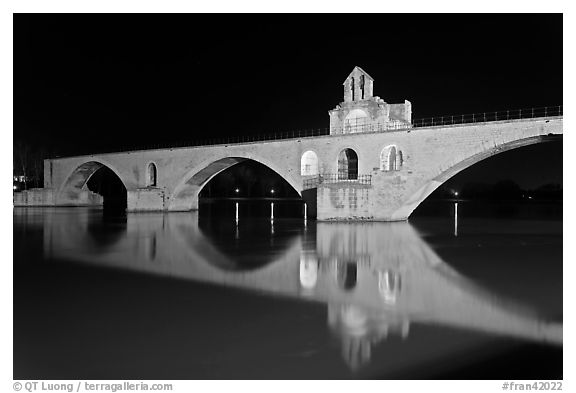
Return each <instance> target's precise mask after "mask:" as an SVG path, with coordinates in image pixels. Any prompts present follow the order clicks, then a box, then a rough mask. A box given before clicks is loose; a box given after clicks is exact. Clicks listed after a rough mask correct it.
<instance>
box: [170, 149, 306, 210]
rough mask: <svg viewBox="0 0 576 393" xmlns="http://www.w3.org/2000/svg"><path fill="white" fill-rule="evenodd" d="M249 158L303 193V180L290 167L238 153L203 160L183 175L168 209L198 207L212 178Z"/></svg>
mask: <svg viewBox="0 0 576 393" xmlns="http://www.w3.org/2000/svg"><path fill="white" fill-rule="evenodd" d="M247 160H252V161H255V162H258V163H260V164H262V165H265V166H267V167H268V168H270V169H271V170H273V171H274V172H276V173H277V174H278V175H279V176H280V177H281V178H282V179H284V180H285V181H286V182H287V183H288V184H289V185H290V186H291V187H292V188H293V189H294V190H296V192H297V193H298V194H299V195H302V184H301V181H299V180H296V179H295V178H294V177H293V176H292V175H291V174H290V172H289V170H288V168H279V167H278V166H277V165H276V164H274V163H273V162H270V161H269V160H266V159H262V158H260V157H254V156H238V155H235V156H221V157H213V158H211V159H209V160H205V161H203V162H202V163H200V164H198V165H196V166H194V168H192V169H190V170H188V171H187V172H186V174H185V175H184V176H182V178H181V180H180V181H179V182H178V183H177V185H176V186H175V187H174V189H173V191H172V193H171V194H170V196H169V198H168V210H172V211H187V210H195V209H197V208H198V195H199V193H200V191H201V190H202V188H204V186H205V185H206V184H208V182H209V181H210V180H212V178H214V177H215V176H216V175H218V174H219V173H221V172H222V171H224V170H226V169H228V168H230V167H232V166H234V165H236V164H239V163H241V162H244V161H247Z"/></svg>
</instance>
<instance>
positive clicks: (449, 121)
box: [56, 105, 563, 157]
mask: <svg viewBox="0 0 576 393" xmlns="http://www.w3.org/2000/svg"><path fill="white" fill-rule="evenodd" d="M555 116H563V107H562V105H559V106H550V107H541V108H528V109H514V110H506V111H498V112H483V113H471V114H464V115H446V116H438V117H429V118H422V119H415V120H413V121H412V124H410V123H404V122H391V123H387V124H372V125H370V124H357V125H352V126H347V125H343V126H341V127H340V128H338V129H337V130H336V129H333V131H338V132H339V133H338V135H342V133H341V132H342V131H343V132H344V134H347V133H355V132H391V131H402V130H412V129H415V128H425V127H435V126H451V125H458V124H467V123H484V122H493V121H506V120H517V119H531V118H538V117H555ZM347 127H348V128H347ZM333 133H334V132H333ZM326 135H330V128H314V129H306V130H293V131H282V132H275V133H268V134H260V135H242V136H234V137H221V138H211V139H196V140H190V141H181V142H170V143H164V144H153V145H139V146H130V147H120V148H117V149H110V150H106V151H98V152H96V151H89V152H87V153H85V154H97V153H111V152H123V151H134V150H153V149H171V148H180V147H195V146H211V145H229V144H237V143H253V142H266V141H274V140H285V139H299V138H307V137H317V136H326ZM56 157H57V156H56Z"/></svg>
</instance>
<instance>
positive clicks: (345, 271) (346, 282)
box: [336, 261, 358, 291]
mask: <svg viewBox="0 0 576 393" xmlns="http://www.w3.org/2000/svg"><path fill="white" fill-rule="evenodd" d="M357 280H358V264H357V263H356V262H342V261H337V262H336V282H337V283H338V286H339V287H340V288H342V289H345V290H347V291H349V290H352V289H354V288H355V287H356V282H357Z"/></svg>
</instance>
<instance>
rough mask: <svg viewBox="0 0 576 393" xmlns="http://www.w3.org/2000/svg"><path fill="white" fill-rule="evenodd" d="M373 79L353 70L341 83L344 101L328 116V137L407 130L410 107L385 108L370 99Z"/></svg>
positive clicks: (384, 104)
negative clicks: (342, 84)
mask: <svg viewBox="0 0 576 393" xmlns="http://www.w3.org/2000/svg"><path fill="white" fill-rule="evenodd" d="M373 90H374V79H373V78H372V77H371V76H370V75H368V73H367V72H366V71H364V70H363V69H362V68H360V67H358V66H356V67H354V69H353V70H352V72H351V73H350V75H348V78H346V80H345V81H344V101H343V102H341V103H340V104H339V105H337V106H336V108H334V109H332V110H331V111H329V112H328V113H329V114H330V134H331V135H334V134H350V133H357V132H376V131H388V130H395V129H401V128H407V127H410V125H411V123H412V104H411V103H410V101H408V100H405V101H404V103H403V104H388V103H387V102H385V101H384V100H383V99H382V98H380V97H378V96H374V95H373Z"/></svg>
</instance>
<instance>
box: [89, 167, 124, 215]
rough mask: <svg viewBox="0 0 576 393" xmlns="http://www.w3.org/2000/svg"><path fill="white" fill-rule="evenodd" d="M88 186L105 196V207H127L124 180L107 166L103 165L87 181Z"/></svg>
mask: <svg viewBox="0 0 576 393" xmlns="http://www.w3.org/2000/svg"><path fill="white" fill-rule="evenodd" d="M86 187H87V188H88V189H89V190H90V191H92V192H95V193H97V194H99V195H101V196H102V197H103V198H104V203H103V205H104V208H105V209H107V210H118V211H122V210H125V209H126V205H127V192H126V187H125V186H124V183H122V180H120V178H119V177H118V175H116V173H114V171H112V170H111V169H110V168H108V167H107V166H104V165H102V166H101V167H100V168H99V169H97V170H96V171H95V172H94V174H92V176H90V178H89V179H88V181H87V182H86Z"/></svg>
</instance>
